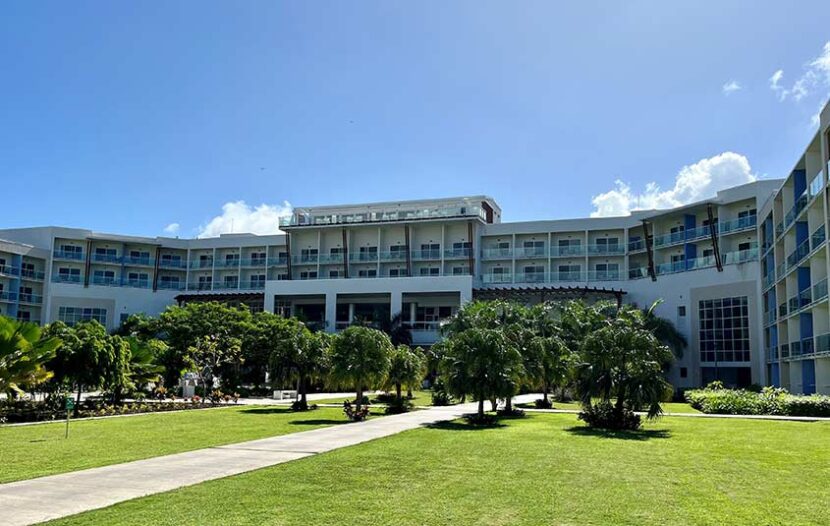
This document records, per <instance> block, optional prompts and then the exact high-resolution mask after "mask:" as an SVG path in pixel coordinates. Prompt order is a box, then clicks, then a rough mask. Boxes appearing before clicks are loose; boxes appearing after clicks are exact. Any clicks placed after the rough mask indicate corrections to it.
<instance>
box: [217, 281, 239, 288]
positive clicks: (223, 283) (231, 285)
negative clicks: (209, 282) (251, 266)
mask: <svg viewBox="0 0 830 526" xmlns="http://www.w3.org/2000/svg"><path fill="white" fill-rule="evenodd" d="M237 289H239V282H238V281H236V280H233V281H217V282H216V283H214V284H213V290H237Z"/></svg>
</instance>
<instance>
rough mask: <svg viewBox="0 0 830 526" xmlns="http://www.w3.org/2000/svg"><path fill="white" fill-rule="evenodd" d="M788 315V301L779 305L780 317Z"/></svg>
mask: <svg viewBox="0 0 830 526" xmlns="http://www.w3.org/2000/svg"><path fill="white" fill-rule="evenodd" d="M786 315H787V302H786V301H785V302H783V303H782V304H781V305H779V306H778V317H779V318H783V317H784V316H786Z"/></svg>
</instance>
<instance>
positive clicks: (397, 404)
mask: <svg viewBox="0 0 830 526" xmlns="http://www.w3.org/2000/svg"><path fill="white" fill-rule="evenodd" d="M414 408H415V404H413V403H412V401H411V400H407V399H406V398H404V399H402V400H400V401H399V400H398V399H397V398H393V399H392V400H391V401H390V402H389V403H388V404H387V406H386V409H385V413H386V414H387V415H397V414H400V413H406V412H408V411H411V410H412V409H414Z"/></svg>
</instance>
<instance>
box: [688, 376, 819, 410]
mask: <svg viewBox="0 0 830 526" xmlns="http://www.w3.org/2000/svg"><path fill="white" fill-rule="evenodd" d="M713 383H714V382H713ZM686 401H687V402H689V404H691V406H692V407H694V408H695V409H697V410H699V411H701V412H703V413H707V414H722V415H788V416H815V417H823V416H830V396H822V395H809V396H798V395H793V394H790V393H788V392H787V390H786V389H780V388H775V387H764V388H763V389H761V392H760V393H756V392H753V391H749V390H744V389H723V388H721V387H717V386H714V388H713V385H712V384H709V386H707V388H706V389H694V390H690V391H686Z"/></svg>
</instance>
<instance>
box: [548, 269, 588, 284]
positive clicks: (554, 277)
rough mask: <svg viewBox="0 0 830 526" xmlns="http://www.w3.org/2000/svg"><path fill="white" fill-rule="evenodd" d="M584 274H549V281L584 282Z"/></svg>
mask: <svg viewBox="0 0 830 526" xmlns="http://www.w3.org/2000/svg"><path fill="white" fill-rule="evenodd" d="M585 277H586V276H585V272H583V271H581V270H576V271H568V272H551V273H550V280H551V281H585Z"/></svg>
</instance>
